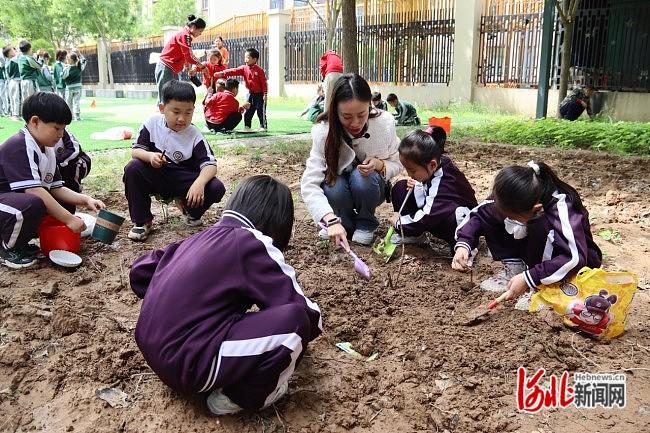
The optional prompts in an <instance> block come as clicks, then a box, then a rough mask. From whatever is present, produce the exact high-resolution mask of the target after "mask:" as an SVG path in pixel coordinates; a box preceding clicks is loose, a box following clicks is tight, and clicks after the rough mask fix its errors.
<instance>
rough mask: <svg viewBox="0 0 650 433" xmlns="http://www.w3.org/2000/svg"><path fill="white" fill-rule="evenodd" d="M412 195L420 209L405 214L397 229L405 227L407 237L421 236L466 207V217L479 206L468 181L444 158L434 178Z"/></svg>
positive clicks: (415, 189) (419, 186)
mask: <svg viewBox="0 0 650 433" xmlns="http://www.w3.org/2000/svg"><path fill="white" fill-rule="evenodd" d="M413 196H414V198H415V202H416V204H417V206H418V210H417V211H416V212H414V213H411V214H407V215H402V217H401V218H400V219H399V223H398V224H397V228H399V225H400V224H401V225H402V228H403V230H404V235H405V236H411V235H419V234H420V233H422V232H423V231H426V230H428V229H429V227H432V226H435V225H436V224H437V223H438V222H440V221H442V220H443V219H445V218H446V217H447V216H449V215H450V214H454V213H456V210H457V209H458V208H464V212H462V213H461V214H462V216H464V215H466V214H467V212H468V211H469V209H472V208H473V207H475V206H476V204H477V203H476V195H475V193H474V189H472V186H471V185H470V184H469V182H468V181H467V178H466V177H465V175H464V174H463V172H461V171H460V170H459V169H458V167H456V164H454V163H453V161H452V160H451V159H450V158H448V157H447V156H445V155H443V156H442V157H441V158H440V167H438V169H437V170H436V171H435V172H434V173H433V175H432V176H431V178H429V180H427V181H426V182H424V183H419V182H418V184H417V185H416V186H415V188H414V190H413ZM460 219H462V217H461V218H460ZM458 222H460V220H459V221H458Z"/></svg>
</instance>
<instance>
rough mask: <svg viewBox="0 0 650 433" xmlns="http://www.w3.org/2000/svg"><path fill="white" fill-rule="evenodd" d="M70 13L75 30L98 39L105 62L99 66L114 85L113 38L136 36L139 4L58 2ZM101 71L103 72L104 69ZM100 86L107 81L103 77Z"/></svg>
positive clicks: (116, 0)
mask: <svg viewBox="0 0 650 433" xmlns="http://www.w3.org/2000/svg"><path fill="white" fill-rule="evenodd" d="M58 1H60V2H61V3H62V4H63V6H64V7H65V8H66V10H68V11H70V19H71V21H72V22H73V24H74V26H75V27H76V28H78V29H80V30H82V31H84V33H86V34H88V35H91V36H94V37H96V38H97V45H98V48H99V46H102V47H103V48H104V52H105V53H106V55H105V57H104V58H103V59H100V58H98V59H97V62H98V63H99V64H100V65H101V66H102V68H103V67H105V68H106V70H107V72H108V74H107V75H108V80H107V82H108V83H109V84H110V83H113V69H112V67H111V48H110V41H111V39H113V38H124V39H129V38H131V37H132V36H133V34H134V33H135V31H136V29H137V26H136V16H135V14H136V13H139V12H140V2H139V1H138V0H58ZM100 70H101V69H100ZM100 82H106V77H102V76H100Z"/></svg>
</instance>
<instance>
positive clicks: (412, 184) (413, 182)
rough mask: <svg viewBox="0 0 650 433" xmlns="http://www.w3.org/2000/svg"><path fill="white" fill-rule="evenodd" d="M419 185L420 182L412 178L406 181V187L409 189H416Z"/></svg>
mask: <svg viewBox="0 0 650 433" xmlns="http://www.w3.org/2000/svg"><path fill="white" fill-rule="evenodd" d="M417 184H418V181H417V180H415V179H413V178H412V177H409V178H408V179H406V187H407V188H408V189H413V188H415V185H417Z"/></svg>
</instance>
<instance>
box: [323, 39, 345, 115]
mask: <svg viewBox="0 0 650 433" xmlns="http://www.w3.org/2000/svg"><path fill="white" fill-rule="evenodd" d="M320 74H321V76H322V77H323V92H325V99H324V101H323V105H324V107H325V111H328V110H329V106H328V105H327V104H329V101H330V98H331V96H332V89H333V88H334V83H336V80H338V79H339V77H340V76H341V75H342V74H343V61H342V60H341V57H340V56H339V55H338V54H337V53H336V51H335V50H329V51H326V52H325V54H323V55H322V56H321V58H320Z"/></svg>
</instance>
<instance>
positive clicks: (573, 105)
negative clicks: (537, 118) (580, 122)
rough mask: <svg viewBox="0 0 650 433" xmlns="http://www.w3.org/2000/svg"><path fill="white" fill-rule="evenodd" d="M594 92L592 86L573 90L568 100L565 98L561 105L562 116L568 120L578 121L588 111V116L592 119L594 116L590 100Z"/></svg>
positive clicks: (567, 97)
mask: <svg viewBox="0 0 650 433" xmlns="http://www.w3.org/2000/svg"><path fill="white" fill-rule="evenodd" d="M594 91H595V89H594V86H592V85H587V86H585V87H576V88H575V89H573V90H571V92H570V93H569V94H568V95H567V96H566V98H564V99H563V100H562V102H561V103H560V116H562V118H563V119H566V120H576V119H577V118H578V117H580V116H581V115H582V112H583V111H585V109H586V110H587V115H588V116H589V118H590V119H592V118H593V115H594V114H593V112H592V111H591V104H590V102H589V100H590V98H591V96H592V95H593V94H594Z"/></svg>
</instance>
